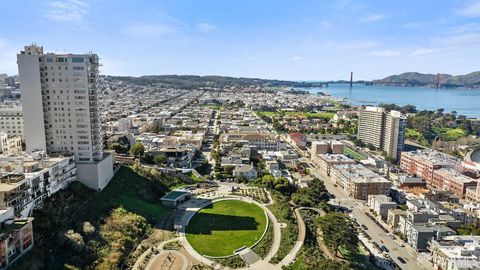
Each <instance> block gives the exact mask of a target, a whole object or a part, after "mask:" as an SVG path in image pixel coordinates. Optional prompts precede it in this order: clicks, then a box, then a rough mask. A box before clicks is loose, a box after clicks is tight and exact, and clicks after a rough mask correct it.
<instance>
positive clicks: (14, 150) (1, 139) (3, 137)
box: [0, 131, 22, 155]
mask: <svg viewBox="0 0 480 270" xmlns="http://www.w3.org/2000/svg"><path fill="white" fill-rule="evenodd" d="M21 152H22V138H21V137H20V136H9V135H7V133H5V132H4V131H0V154H2V155H18V154H20V153H21Z"/></svg>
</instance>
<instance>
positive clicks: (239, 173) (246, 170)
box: [233, 164, 257, 180]
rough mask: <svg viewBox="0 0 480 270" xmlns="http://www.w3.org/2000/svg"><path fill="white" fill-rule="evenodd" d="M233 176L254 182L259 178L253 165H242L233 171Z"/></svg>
mask: <svg viewBox="0 0 480 270" xmlns="http://www.w3.org/2000/svg"><path fill="white" fill-rule="evenodd" d="M233 176H235V177H239V178H245V179H247V180H253V179H255V178H257V170H255V167H254V166H253V165H250V164H241V165H238V166H237V167H236V168H235V169H234V170H233Z"/></svg>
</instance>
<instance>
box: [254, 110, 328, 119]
mask: <svg viewBox="0 0 480 270" xmlns="http://www.w3.org/2000/svg"><path fill="white" fill-rule="evenodd" d="M284 113H285V115H291V116H303V117H316V118H320V117H324V118H328V119H332V118H333V116H334V115H335V113H331V112H320V113H310V112H308V113H307V112H284ZM257 114H258V115H259V116H268V117H272V116H275V115H280V114H281V113H280V112H267V111H258V112H257Z"/></svg>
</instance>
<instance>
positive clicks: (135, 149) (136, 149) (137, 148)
mask: <svg viewBox="0 0 480 270" xmlns="http://www.w3.org/2000/svg"><path fill="white" fill-rule="evenodd" d="M144 152H145V146H143V144H142V143H140V142H137V143H135V144H134V145H132V147H131V148H130V154H131V155H132V156H133V157H135V158H137V157H141V156H142V155H143V153H144Z"/></svg>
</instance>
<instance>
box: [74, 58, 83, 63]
mask: <svg viewBox="0 0 480 270" xmlns="http://www.w3.org/2000/svg"><path fill="white" fill-rule="evenodd" d="M72 63H83V58H82V57H72Z"/></svg>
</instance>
